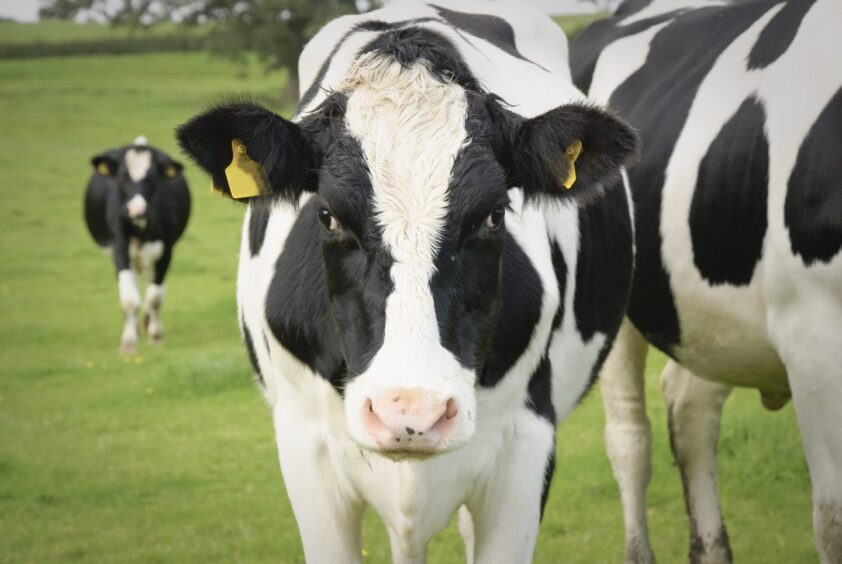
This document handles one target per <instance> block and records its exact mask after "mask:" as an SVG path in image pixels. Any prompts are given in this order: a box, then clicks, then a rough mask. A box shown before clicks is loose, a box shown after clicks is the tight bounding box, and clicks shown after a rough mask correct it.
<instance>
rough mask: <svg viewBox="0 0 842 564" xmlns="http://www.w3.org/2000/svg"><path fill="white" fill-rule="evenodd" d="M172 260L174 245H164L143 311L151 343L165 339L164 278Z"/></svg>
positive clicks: (147, 289) (152, 273) (147, 288)
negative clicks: (163, 315)
mask: <svg viewBox="0 0 842 564" xmlns="http://www.w3.org/2000/svg"><path fill="white" fill-rule="evenodd" d="M171 260H172V245H168V244H164V248H163V251H162V253H161V256H160V257H159V258H158V260H157V261H156V262H155V266H154V268H153V269H152V272H151V276H150V280H149V285H148V286H147V287H146V300H145V301H144V305H143V309H144V311H145V314H144V326H145V328H146V334H147V335H148V336H149V341H150V342H151V343H160V342H161V340H162V339H163V338H164V324H163V322H162V321H161V306H162V305H163V304H164V294H165V292H164V277H165V276H166V275H167V270H168V269H169V266H170V261H171Z"/></svg>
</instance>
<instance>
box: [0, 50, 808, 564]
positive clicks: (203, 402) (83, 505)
mask: <svg viewBox="0 0 842 564" xmlns="http://www.w3.org/2000/svg"><path fill="white" fill-rule="evenodd" d="M283 83H284V77H283V75H282V74H271V75H264V74H262V72H261V69H260V67H259V65H258V64H257V63H255V62H252V63H250V64H249V65H246V66H244V67H243V66H236V65H234V64H232V63H229V62H225V61H220V60H217V59H211V58H209V57H207V56H206V55H204V54H199V53H187V54H184V53H182V54H162V55H143V56H121V57H85V58H81V57H67V58H62V59H49V58H45V59H37V60H26V61H0V131H2V132H3V135H2V137H0V169H2V171H3V179H4V182H3V185H2V188H0V190H2V194H3V204H2V205H0V225H2V228H1V229H2V231H0V343H1V344H0V561H2V562H54V561H79V562H178V563H182V562H208V561H223V562H249V563H251V562H278V561H281V562H302V561H303V559H302V557H301V547H300V542H299V540H298V535H297V531H296V527H295V522H294V519H293V517H292V513H291V510H290V507H289V504H288V502H287V499H286V496H285V493H284V489H283V482H282V480H281V476H280V472H279V470H278V464H277V458H276V454H275V447H274V441H273V433H272V426H271V419H270V416H269V413H268V410H267V408H266V406H265V404H264V402H263V401H262V399H261V398H260V396H259V394H258V392H257V391H256V389H255V388H254V386H253V385H252V383H251V376H250V373H249V369H248V363H247V360H246V355H245V352H244V349H243V346H242V345H241V344H240V340H239V336H238V333H237V329H236V323H235V310H236V308H235V301H234V291H235V271H236V264H237V251H238V247H239V231H240V221H241V218H242V213H243V210H242V208H241V207H239V206H238V205H236V204H233V203H231V202H229V201H226V200H223V199H221V198H218V197H216V196H212V195H211V194H209V190H208V180H207V178H206V177H205V176H203V175H202V174H200V173H199V172H198V171H197V170H196V169H195V167H192V166H189V167H188V168H187V178H188V180H189V182H190V185H191V188H192V193H193V198H194V212H193V216H192V219H191V224H190V226H189V227H188V231H187V234H186V235H185V237H184V239H183V240H182V242H181V243H180V244H179V245H178V247H177V249H176V253H175V258H174V263H173V267H172V270H171V275H170V277H169V279H168V296H167V303H166V304H165V307H164V320H165V323H166V327H167V337H166V342H165V344H164V345H163V346H161V347H157V348H156V347H150V346H147V345H146V344H145V343H143V344H142V345H141V348H140V352H139V355H138V356H136V357H132V358H130V359H128V361H124V360H123V359H122V358H120V357H119V355H118V354H117V346H118V340H119V330H120V323H121V315H120V312H119V307H118V304H117V296H116V293H117V292H116V283H115V276H114V273H113V270H112V266H111V264H110V261H109V260H108V259H107V258H106V257H104V256H102V255H101V254H100V253H99V252H98V251H97V250H96V249H95V247H94V245H93V244H92V243H91V241H90V240H89V238H88V235H87V233H86V231H85V229H84V225H83V222H82V208H81V204H82V193H83V189H84V186H85V182H86V180H87V177H88V174H89V173H90V165H89V162H88V161H89V159H90V157H91V156H92V155H93V154H95V153H97V152H98V151H100V150H102V149H105V148H109V147H112V146H115V145H119V144H122V143H125V142H127V141H129V140H130V139H132V138H133V137H134V136H136V135H138V134H140V133H144V134H146V135H147V136H148V137H149V139H150V141H151V142H152V143H153V144H156V145H158V146H160V147H161V148H163V149H165V150H167V151H169V152H171V153H172V154H177V151H176V147H175V143H174V140H173V138H172V128H173V127H174V126H175V125H176V124H178V123H180V122H182V121H184V120H185V119H186V118H188V117H190V116H191V115H193V114H194V113H195V112H196V111H198V110H199V109H200V108H202V107H203V106H205V105H206V104H208V103H209V102H211V101H214V100H217V99H219V98H220V97H223V96H225V95H226V94H232V93H239V92H243V93H248V94H250V95H252V96H254V97H256V98H258V99H260V100H262V101H263V102H265V103H267V104H273V101H274V100H276V99H277V98H278V96H279V94H280V92H281V87H282V85H283ZM662 364H663V357H661V356H659V355H655V356H653V358H652V359H651V361H650V365H649V371H650V374H649V375H648V386H649V387H650V388H651V389H650V392H651V394H650V400H651V401H650V403H651V406H650V414H651V416H652V420H653V429H654V432H655V438H654V441H655V443H654V459H655V462H654V478H653V483H652V487H651V489H650V492H651V493H650V503H649V507H650V509H649V515H650V518H651V528H652V537H653V541H654V543H655V549H656V552H657V554H658V556H659V558H660V560H661V562H680V561H682V560H684V559H685V555H686V552H687V522H686V518H685V517H684V510H683V506H682V494H681V487H680V483H679V480H678V476H677V473H676V471H675V469H674V468H673V465H672V461H671V456H670V454H669V448H668V441H667V437H666V431H665V429H666V424H665V415H664V409H663V407H662V404H661V402H660V400H659V399H658V394H657V393H656V388H657V379H656V373H657V372H658V370H659V368H660V366H662ZM602 422H603V415H602V409H601V402H600V401H599V398H598V394H597V393H596V392H595V393H593V394H591V396H590V397H589V398H588V399H587V400H586V401H585V402H584V404H583V405H582V406H581V407H580V408H579V409H577V410H576V411H575V412H574V414H573V416H572V417H571V418H570V419H569V420H567V421H566V422H565V423H564V424H563V425H562V426H561V428H560V431H559V436H558V444H559V446H558V451H559V452H558V468H557V472H556V477H555V482H554V484H553V487H552V492H551V496H550V500H549V503H548V506H547V511H546V515H545V519H544V523H543V525H542V531H541V535H540V537H539V542H538V547H537V551H536V555H535V560H536V562H542V563H544V562H546V563H551V562H559V561H565V562H588V563H592V562H617V561H620V560H621V558H622V521H621V513H620V506H619V501H618V496H617V492H616V486H615V485H614V482H613V479H612V477H611V471H610V467H609V465H608V462H607V459H606V457H605V454H604V450H603V446H602ZM720 452H721V458H720V484H721V490H722V499H723V505H724V509H725V515H726V519H727V524H728V525H729V530H730V534H731V539H732V543H733V547H734V551H735V557H736V558H737V559H738V561H742V562H814V561H816V556H815V552H814V550H813V548H812V534H811V531H810V493H809V492H810V488H809V480H808V477H807V472H806V468H805V464H804V459H803V455H802V453H801V447H800V442H799V438H798V433H797V429H796V426H795V420H794V416H793V411H792V408H791V406H788V407H787V408H785V409H784V410H783V411H782V412H780V413H776V414H769V413H766V412H764V411H763V410H762V409H761V407H760V402H759V401H758V398H757V396H756V394H755V393H752V392H748V391H742V392H737V393H735V395H734V397H732V398H731V399H730V400H729V403H728V406H727V409H726V415H725V418H724V421H723V431H722V440H721V443H720ZM364 545H365V548H366V550H367V552H368V554H369V556H368V557H367V558H366V560H367V561H370V562H386V561H387V560H388V548H387V547H388V542H387V539H386V535H385V532H384V531H383V528H382V526H381V525H380V524H379V522H378V520H377V519H376V518H375V517H374V516H372V515H371V514H369V515H368V516H367V518H366V522H365V530H364ZM461 554H462V549H461V546H460V544H459V541H458V537H457V535H456V534H455V531H454V528H453V527H451V528H450V529H448V530H447V531H445V532H444V533H443V534H442V535H440V536H439V537H437V538H436V539H435V540H434V542H433V543H432V545H431V547H430V558H429V561H430V562H433V563H437V562H444V563H450V562H458V561H460V559H461Z"/></svg>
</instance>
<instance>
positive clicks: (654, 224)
mask: <svg viewBox="0 0 842 564" xmlns="http://www.w3.org/2000/svg"><path fill="white" fill-rule="evenodd" d="M840 23H842V3H840V2H839V1H838V0H790V1H788V2H783V1H779V0H759V1H752V2H743V3H739V4H736V5H731V4H722V3H710V2H701V1H693V2H687V1H685V2H681V1H679V0H669V1H666V0H654V1H652V0H648V1H647V0H629V1H627V2H624V3H623V4H622V5H621V6H620V7H619V8H618V10H617V13H616V14H615V16H614V17H612V18H609V19H606V20H602V21H599V22H596V23H594V24H592V25H591V26H590V27H589V28H588V29H586V30H585V31H584V32H583V33H582V34H581V35H580V36H579V37H578V38H577V40H576V41H575V42H574V44H573V46H572V47H571V68H572V70H573V79H574V81H575V82H576V84H577V85H578V86H579V87H580V88H581V89H582V90H584V91H586V92H588V94H589V96H590V97H591V98H592V99H593V100H595V101H596V102H599V103H603V104H608V105H609V106H610V107H612V108H613V109H614V110H616V111H618V112H619V113H620V114H621V115H622V116H623V117H625V118H626V119H628V120H629V121H630V122H631V124H632V125H633V126H635V127H636V128H637V129H638V130H639V131H640V134H641V137H642V142H643V156H642V158H641V160H640V162H639V163H637V164H636V165H635V166H633V167H632V168H630V169H629V171H628V176H629V180H630V184H631V189H632V195H633V198H634V207H635V225H636V229H635V232H636V235H637V237H636V241H637V255H636V270H635V275H634V283H633V286H632V294H631V298H630V301H629V309H628V320H629V322H626V323H624V326H623V328H622V329H621V331H620V334H619V336H618V340H617V343H616V345H615V348H614V350H613V352H612V353H611V355H610V357H609V360H608V362H607V363H606V366H605V369H604V370H603V374H602V390H603V397H604V401H605V407H606V428H605V438H606V444H607V448H608V453H609V457H610V459H611V462H612V465H613V467H614V474H615V476H616V478H617V480H618V482H619V485H620V492H621V495H622V500H623V506H624V513H625V515H624V518H625V523H626V558H627V560H629V561H635V562H651V561H652V551H651V548H650V544H649V538H648V531H647V523H646V508H645V501H646V497H645V496H646V486H647V484H648V481H649V477H650V473H651V469H650V449H651V447H650V445H651V436H650V430H649V421H648V419H647V417H646V411H645V403H644V386H643V370H644V365H645V358H646V351H647V347H648V345H649V344H652V345H655V346H656V347H658V348H659V349H661V350H662V351H664V352H665V353H667V354H668V355H669V356H670V357H671V359H672V360H670V361H669V363H668V364H667V366H666V368H665V370H664V372H663V374H662V375H661V386H662V388H663V392H664V396H665V398H666V402H667V406H668V413H669V430H670V437H671V445H672V449H673V453H674V455H675V460H676V462H677V463H678V466H679V469H680V470H681V477H682V480H683V484H684V490H685V499H686V503H687V511H688V514H689V517H690V523H691V532H690V546H691V548H690V556H691V560H693V561H694V562H727V561H730V560H731V548H730V544H729V541H728V535H727V533H726V530H725V525H724V523H723V520H722V515H721V511H720V507H719V501H718V497H717V490H716V443H717V439H718V435H719V420H720V415H721V411H722V406H723V404H724V402H725V399H726V398H727V397H728V394H729V392H730V391H731V388H732V387H733V386H744V387H750V388H756V389H758V390H759V391H760V395H761V399H762V402H763V405H764V406H765V407H767V408H768V409H778V408H780V407H782V406H783V405H784V404H785V403H786V402H787V401H788V400H789V399H790V396H791V397H792V400H793V401H794V404H795V411H796V415H797V418H798V424H799V428H800V431H801V435H802V440H803V444H804V450H805V454H806V459H807V465H808V467H809V471H810V478H811V481H812V486H813V529H814V533H815V542H816V547H817V549H818V552H819V555H820V557H821V560H822V562H824V563H826V564H830V563H836V564H838V563H840V562H842V408H840V406H842V56H840V53H842V42H840V37H839V26H840Z"/></svg>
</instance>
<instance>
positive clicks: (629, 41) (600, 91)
mask: <svg viewBox="0 0 842 564" xmlns="http://www.w3.org/2000/svg"><path fill="white" fill-rule="evenodd" d="M671 22H672V20H667V21H665V22H664V23H661V24H658V25H654V26H652V27H650V28H649V29H647V30H645V31H642V32H640V33H637V34H634V35H629V36H627V37H623V38H621V39H618V40H617V41H614V42H613V43H610V44H609V45H608V46H607V47H606V48H605V49H603V50H602V52H601V53H600V54H599V58H598V59H597V61H596V66H595V67H594V72H593V79H592V81H591V89H590V91H589V92H588V97H589V98H590V99H592V100H593V101H594V102H598V103H600V104H608V103H609V101H610V100H611V94H612V93H613V92H614V89H615V88H617V85H618V84H623V83H624V82H625V81H626V79H627V78H628V77H630V76H631V75H632V74H634V73H635V71H637V70H638V69H639V68H640V67H642V66H643V64H644V63H645V62H646V57H647V56H648V55H649V47H650V44H651V43H652V39H653V38H654V37H655V35H656V34H657V33H658V32H659V31H661V30H662V29H663V28H664V27H666V26H667V25H669V24H670V23H671Z"/></svg>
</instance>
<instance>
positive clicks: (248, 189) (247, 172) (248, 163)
mask: <svg viewBox="0 0 842 564" xmlns="http://www.w3.org/2000/svg"><path fill="white" fill-rule="evenodd" d="M231 155H232V158H231V164H230V165H228V167H227V168H226V169H225V178H227V179H228V186H229V187H230V188H231V197H233V198H234V199H237V200H239V199H241V198H251V197H253V196H260V195H261V194H268V193H269V181H268V180H267V179H266V173H264V172H263V168H262V167H261V166H260V165H259V164H258V163H256V162H254V161H253V160H251V159H250V158H249V156H248V155H247V154H246V146H245V145H243V142H242V141H240V140H239V139H233V140H232V141H231Z"/></svg>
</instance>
